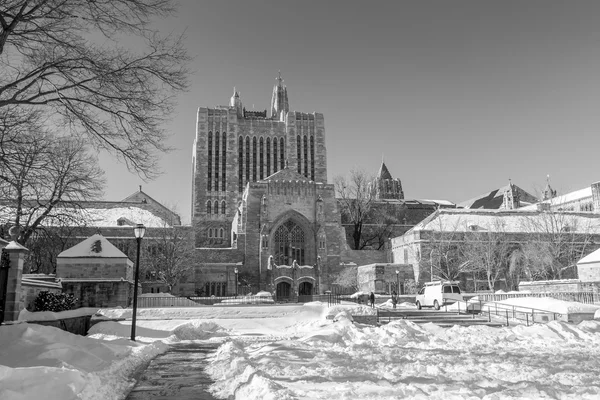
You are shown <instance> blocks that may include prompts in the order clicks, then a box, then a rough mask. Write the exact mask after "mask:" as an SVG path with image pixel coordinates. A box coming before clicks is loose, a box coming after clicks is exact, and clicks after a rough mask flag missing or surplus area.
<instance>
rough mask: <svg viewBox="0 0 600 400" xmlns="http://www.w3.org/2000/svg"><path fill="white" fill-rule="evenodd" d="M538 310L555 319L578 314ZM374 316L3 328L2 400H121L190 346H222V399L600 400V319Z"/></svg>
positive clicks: (284, 309) (214, 312)
mask: <svg viewBox="0 0 600 400" xmlns="http://www.w3.org/2000/svg"><path fill="white" fill-rule="evenodd" d="M528 301H530V300H528V299H519V300H518V302H519V305H526V304H527V303H528ZM534 301H536V302H538V303H536V308H544V307H546V308H550V309H549V311H552V309H551V308H553V307H556V308H560V311H558V310H557V311H556V312H561V311H562V310H565V309H568V308H569V307H573V305H568V304H565V303H564V302H557V301H554V300H548V301H546V302H545V303H544V304H541V305H540V303H539V302H540V300H539V299H535V300H534ZM514 302H516V300H515V301H514ZM387 306H388V305H387V304H386V305H384V307H387ZM399 307H414V306H413V305H411V304H401V305H399ZM101 312H102V314H104V316H105V317H109V318H128V317H130V316H131V310H130V309H129V310H128V309H125V310H123V309H111V310H101ZM373 312H374V310H373V309H371V308H369V307H366V306H357V305H351V304H349V305H340V306H334V307H327V304H321V303H309V304H306V305H286V306H227V307H211V306H207V307H197V308H162V309H142V310H140V312H139V314H138V323H137V324H138V327H137V335H138V341H137V342H135V343H134V342H131V341H130V340H128V337H129V334H130V323H131V322H130V321H119V322H114V321H107V322H101V323H99V324H97V325H95V326H94V327H93V328H92V329H91V331H90V333H89V335H88V336H87V337H81V336H76V335H71V334H69V333H66V332H63V331H60V330H58V329H55V328H51V327H44V326H38V325H34V324H27V323H21V324H17V325H12V326H10V325H9V326H2V327H0V399H2V400H10V399H38V398H39V399H44V400H50V399H61V400H63V399H64V400H68V399H122V398H124V396H125V394H126V393H127V391H128V390H129V389H130V388H131V386H132V384H133V382H132V381H131V379H130V378H129V376H131V374H132V372H133V371H134V370H135V368H137V367H138V366H140V365H143V364H144V363H145V362H146V361H147V360H149V359H151V358H152V357H154V356H156V355H157V354H160V353H161V352H164V351H166V349H167V347H168V344H169V343H173V342H177V341H182V340H208V341H213V342H214V341H217V342H218V343H221V346H220V347H219V349H218V351H217V353H216V354H215V356H214V357H213V359H212V362H211V363H210V365H209V366H208V373H209V374H210V375H211V376H212V378H213V379H214V380H215V384H214V385H213V386H212V390H213V392H214V394H215V396H217V397H219V398H223V399H245V400H249V399H273V400H275V399H277V400H285V399H290V400H291V399H398V398H423V399H430V398H432V399H463V398H464V399H480V398H484V399H505V398H514V399H517V398H518V399H524V398H527V399H531V398H560V399H598V398H600V320H594V321H584V322H582V323H580V324H578V325H572V324H567V323H562V322H551V323H549V324H546V325H541V324H536V325H533V326H529V327H527V326H523V325H519V326H514V327H503V328H491V327H486V326H472V327H459V326H455V327H452V328H439V327H437V326H435V325H433V324H425V325H416V324H413V323H411V322H410V321H395V322H392V323H390V324H388V325H384V326H382V327H373V326H366V325H360V324H356V323H352V321H351V317H350V315H352V314H354V315H356V314H369V313H373ZM597 315H598V314H597ZM327 316H330V317H333V318H327Z"/></svg>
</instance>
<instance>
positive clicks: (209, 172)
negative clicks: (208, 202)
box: [206, 131, 212, 191]
mask: <svg viewBox="0 0 600 400" xmlns="http://www.w3.org/2000/svg"><path fill="white" fill-rule="evenodd" d="M207 169H208V178H207V179H206V190H208V191H211V190H212V132H211V131H209V132H208V168H207Z"/></svg>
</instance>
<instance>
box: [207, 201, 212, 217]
mask: <svg viewBox="0 0 600 400" xmlns="http://www.w3.org/2000/svg"><path fill="white" fill-rule="evenodd" d="M211 206H212V203H211V202H210V201H207V202H206V214H207V215H210V212H211V211H210V208H211Z"/></svg>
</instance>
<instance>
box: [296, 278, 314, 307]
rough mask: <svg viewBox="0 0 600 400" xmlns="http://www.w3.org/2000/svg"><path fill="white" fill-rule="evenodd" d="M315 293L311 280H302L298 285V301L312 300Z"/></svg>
mask: <svg viewBox="0 0 600 400" xmlns="http://www.w3.org/2000/svg"><path fill="white" fill-rule="evenodd" d="M312 295H313V284H312V283H310V282H302V283H301V284H300V285H298V302H300V303H302V302H309V301H312V300H313V298H312Z"/></svg>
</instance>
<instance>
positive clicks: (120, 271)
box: [56, 258, 133, 281]
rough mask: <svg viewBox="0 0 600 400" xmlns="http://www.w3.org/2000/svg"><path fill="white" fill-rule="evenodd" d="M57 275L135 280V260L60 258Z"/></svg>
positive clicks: (77, 277) (59, 276)
mask: <svg viewBox="0 0 600 400" xmlns="http://www.w3.org/2000/svg"><path fill="white" fill-rule="evenodd" d="M57 264H58V265H57V266H56V277H57V278H60V279H63V278H71V279H92V278H101V279H115V278H123V279H125V280H128V281H132V280H133V262H131V261H129V260H128V259H125V258H123V259H113V258H59V259H58V262H57Z"/></svg>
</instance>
